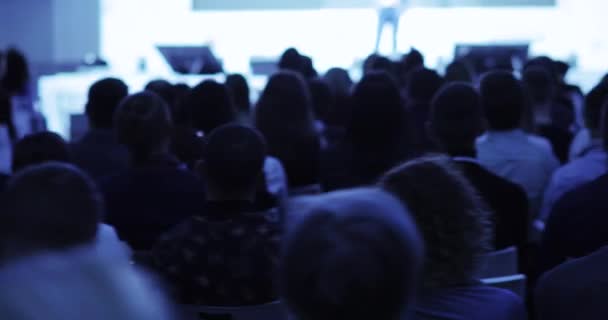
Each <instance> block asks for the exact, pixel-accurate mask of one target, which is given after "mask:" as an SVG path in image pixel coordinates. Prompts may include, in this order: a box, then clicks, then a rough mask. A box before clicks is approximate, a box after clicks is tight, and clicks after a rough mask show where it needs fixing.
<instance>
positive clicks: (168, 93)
mask: <svg viewBox="0 0 608 320" xmlns="http://www.w3.org/2000/svg"><path fill="white" fill-rule="evenodd" d="M145 90H146V91H150V92H154V93H156V95H158V96H159V97H161V98H162V99H163V100H165V103H166V104H167V105H168V106H169V107H170V108H173V105H174V104H175V90H174V87H173V85H172V84H171V83H170V82H169V81H167V80H162V79H158V80H152V81H150V82H148V84H147V85H146V88H145Z"/></svg>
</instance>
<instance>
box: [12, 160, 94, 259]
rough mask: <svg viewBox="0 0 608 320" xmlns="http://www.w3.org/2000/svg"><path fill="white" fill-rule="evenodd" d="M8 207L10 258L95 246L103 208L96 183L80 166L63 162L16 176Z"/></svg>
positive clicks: (13, 179) (30, 168)
mask: <svg viewBox="0 0 608 320" xmlns="http://www.w3.org/2000/svg"><path fill="white" fill-rule="evenodd" d="M2 203H3V206H2V208H3V209H2V213H1V214H0V230H1V232H0V238H1V239H2V241H0V243H2V249H3V252H2V254H3V258H4V259H11V258H15V257H18V256H24V255H30V254H34V253H38V252H43V251H55V250H65V249H70V248H72V247H78V246H82V245H87V244H91V243H92V242H93V241H94V239H95V237H96V235H97V225H98V223H99V221H100V220H101V215H102V209H103V208H102V198H101V195H100V193H99V192H98V190H97V187H96V186H95V184H94V183H93V182H92V181H91V180H90V179H89V178H88V177H87V176H86V175H85V174H84V173H83V172H82V171H80V170H79V169H77V168H76V167H74V166H72V165H69V164H60V163H46V164H43V165H40V166H32V167H28V168H27V169H24V170H22V171H21V172H19V173H17V174H16V175H14V176H13V177H12V178H11V179H10V181H9V182H8V183H7V185H6V187H5V190H4V194H3V195H2Z"/></svg>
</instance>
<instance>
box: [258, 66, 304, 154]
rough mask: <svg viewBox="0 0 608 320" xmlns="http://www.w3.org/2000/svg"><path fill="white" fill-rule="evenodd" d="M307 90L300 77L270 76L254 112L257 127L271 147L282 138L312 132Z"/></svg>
mask: <svg viewBox="0 0 608 320" xmlns="http://www.w3.org/2000/svg"><path fill="white" fill-rule="evenodd" d="M312 108H313V107H312V99H311V97H310V90H309V87H308V85H307V84H306V82H305V81H304V79H303V78H302V76H300V75H299V74H298V73H295V72H291V71H282V72H279V73H276V74H275V75H273V76H272V77H271V78H270V80H269V81H268V83H267V84H266V88H265V89H264V92H262V95H261V97H260V99H259V100H258V103H257V106H256V109H255V124H256V127H257V128H258V129H259V130H260V131H261V132H262V133H263V134H264V136H265V137H266V139H267V140H268V142H269V143H270V144H272V141H274V140H275V138H279V137H281V136H284V135H294V134H295V135H297V134H310V133H312V132H314V125H313V119H314V117H313V109H312Z"/></svg>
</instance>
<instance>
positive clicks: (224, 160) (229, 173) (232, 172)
mask: <svg viewBox="0 0 608 320" xmlns="http://www.w3.org/2000/svg"><path fill="white" fill-rule="evenodd" d="M204 150H205V151H204V158H205V176H206V178H207V180H208V183H210V184H212V185H213V186H214V187H216V188H219V189H220V191H222V192H228V193H232V192H243V191H248V190H251V189H255V185H256V183H257V181H258V178H259V177H260V175H261V173H262V168H263V165H264V159H265V158H266V143H265V141H264V138H263V137H262V135H261V133H259V132H258V131H257V130H255V129H252V128H248V127H245V126H240V125H236V124H229V125H225V126H222V127H219V128H217V129H215V130H214V131H213V132H211V134H210V135H209V136H208V137H207V143H206V145H205V149H204Z"/></svg>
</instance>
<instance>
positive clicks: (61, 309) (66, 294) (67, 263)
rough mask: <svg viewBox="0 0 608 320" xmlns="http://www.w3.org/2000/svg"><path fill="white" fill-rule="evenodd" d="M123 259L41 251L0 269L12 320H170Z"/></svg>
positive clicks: (0, 296)
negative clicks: (39, 253) (41, 252)
mask: <svg viewBox="0 0 608 320" xmlns="http://www.w3.org/2000/svg"><path fill="white" fill-rule="evenodd" d="M148 280H149V279H147V277H145V276H144V275H142V274H140V273H139V272H138V271H137V270H136V269H135V268H133V266H132V265H131V264H130V263H129V261H128V260H127V259H122V257H121V258H118V257H116V256H114V255H107V256H106V254H101V253H98V252H97V251H95V250H71V251H69V252H66V253H63V252H62V253H56V252H55V253H45V254H41V255H36V256H33V257H29V258H25V259H20V260H19V261H18V262H15V263H12V264H9V265H7V266H3V268H2V269H1V270H0V283H2V287H1V288H0V314H2V317H3V318H5V319H11V320H40V319H45V320H77V319H88V320H107V319H113V320H133V319H148V320H169V319H172V318H171V314H170V310H169V304H168V303H167V301H166V300H165V298H164V297H163V296H162V295H161V292H160V290H159V289H158V288H155V287H154V286H153V283H152V281H148Z"/></svg>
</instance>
